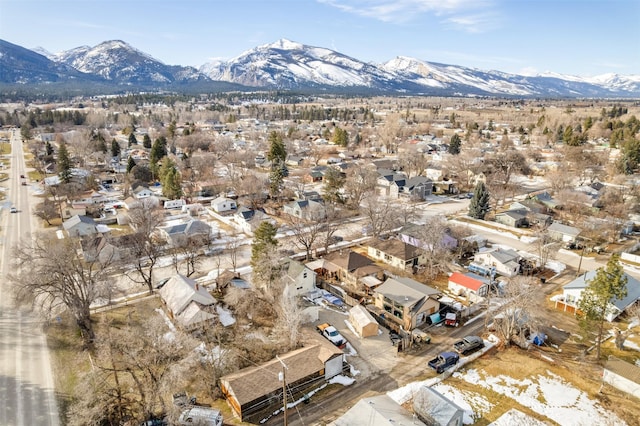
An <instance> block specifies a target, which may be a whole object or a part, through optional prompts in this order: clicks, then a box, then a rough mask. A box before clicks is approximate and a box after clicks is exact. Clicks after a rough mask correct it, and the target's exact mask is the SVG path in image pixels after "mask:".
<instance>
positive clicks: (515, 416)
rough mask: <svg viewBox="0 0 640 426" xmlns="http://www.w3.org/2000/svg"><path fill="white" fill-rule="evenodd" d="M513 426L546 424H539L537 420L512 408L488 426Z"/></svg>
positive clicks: (543, 424)
mask: <svg viewBox="0 0 640 426" xmlns="http://www.w3.org/2000/svg"><path fill="white" fill-rule="evenodd" d="M514 425H518V426H545V425H546V423H544V422H541V421H540V420H538V419H534V418H533V417H531V416H528V415H526V414H525V413H523V412H522V411H519V410H516V409H515V408H512V409H511V410H509V411H507V412H506V413H504V414H503V415H501V416H500V418H499V419H498V420H496V421H495V422H493V423H491V424H490V425H489V426H514Z"/></svg>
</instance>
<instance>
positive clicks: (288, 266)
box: [282, 259, 316, 296]
mask: <svg viewBox="0 0 640 426" xmlns="http://www.w3.org/2000/svg"><path fill="white" fill-rule="evenodd" d="M282 271H283V278H284V285H285V289H284V291H285V293H286V294H287V295H289V296H302V295H304V294H307V293H309V292H310V291H312V290H313V289H315V287H316V273H315V272H314V271H312V270H311V269H309V268H308V267H307V266H305V265H304V264H303V263H302V262H298V261H297V260H293V259H285V260H284V263H283V264H282Z"/></svg>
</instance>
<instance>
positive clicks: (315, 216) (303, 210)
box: [284, 200, 326, 221]
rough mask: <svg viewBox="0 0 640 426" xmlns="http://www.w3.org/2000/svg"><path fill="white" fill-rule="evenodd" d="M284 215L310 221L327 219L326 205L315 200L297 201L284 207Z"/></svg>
mask: <svg viewBox="0 0 640 426" xmlns="http://www.w3.org/2000/svg"><path fill="white" fill-rule="evenodd" d="M284 213H285V214H288V215H289V216H293V217H297V218H299V219H303V220H308V221H320V220H323V219H324V218H325V217H326V210H325V207H324V204H322V203H320V202H318V201H314V200H295V201H292V202H290V203H289V204H286V205H285V206H284Z"/></svg>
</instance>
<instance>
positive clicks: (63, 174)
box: [58, 142, 71, 183]
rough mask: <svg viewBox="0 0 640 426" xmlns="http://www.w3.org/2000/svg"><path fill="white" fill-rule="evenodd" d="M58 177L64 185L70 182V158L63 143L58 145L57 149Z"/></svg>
mask: <svg viewBox="0 0 640 426" xmlns="http://www.w3.org/2000/svg"><path fill="white" fill-rule="evenodd" d="M58 176H59V177H60V180H61V181H62V182H64V183H69V181H70V180H71V158H70V157H69V151H67V145H66V144H65V143H64V142H62V143H61V144H60V148H59V149H58Z"/></svg>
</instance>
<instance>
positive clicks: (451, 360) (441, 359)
mask: <svg viewBox="0 0 640 426" xmlns="http://www.w3.org/2000/svg"><path fill="white" fill-rule="evenodd" d="M459 360H460V355H458V354H457V353H455V352H442V353H441V354H440V355H438V356H437V357H435V358H433V359H432V360H431V361H429V367H431V368H433V369H434V370H436V373H438V374H440V373H442V372H443V371H444V370H446V369H447V368H449V367H452V366H454V365H456V364H457V363H458V361H459Z"/></svg>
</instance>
